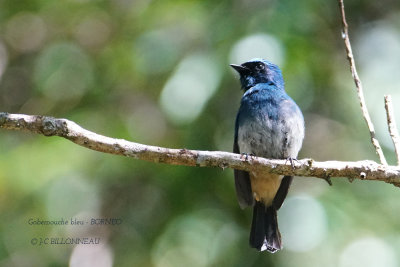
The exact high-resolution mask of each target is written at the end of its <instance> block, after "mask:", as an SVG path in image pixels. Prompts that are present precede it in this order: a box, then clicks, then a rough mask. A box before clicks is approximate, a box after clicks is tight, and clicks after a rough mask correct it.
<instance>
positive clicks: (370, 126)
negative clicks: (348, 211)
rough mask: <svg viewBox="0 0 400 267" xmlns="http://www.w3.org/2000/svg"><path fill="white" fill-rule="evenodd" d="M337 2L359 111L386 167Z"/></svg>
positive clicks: (346, 28)
mask: <svg viewBox="0 0 400 267" xmlns="http://www.w3.org/2000/svg"><path fill="white" fill-rule="evenodd" d="M338 1H339V7H340V12H341V13H340V14H341V16H342V25H343V28H342V38H343V40H344V45H345V46H346V52H347V59H348V60H349V63H350V70H351V74H352V76H353V79H354V83H355V84H356V88H357V94H358V99H359V101H360V106H361V111H362V114H363V117H364V119H365V122H366V123H367V126H368V129H369V134H370V136H371V142H372V144H373V145H374V147H375V150H376V153H377V154H378V156H379V160H380V161H381V163H382V164H384V165H387V162H386V159H385V156H384V155H383V151H382V148H381V146H380V144H379V141H378V139H376V137H375V129H374V125H373V124H372V121H371V117H370V116H369V113H368V110H367V106H366V104H365V99H364V93H363V87H362V84H361V80H360V78H359V77H358V74H357V69H356V63H355V61H354V56H353V51H352V49H351V44H350V39H349V30H348V28H349V27H348V25H347V21H346V14H345V12H344V3H343V0H338Z"/></svg>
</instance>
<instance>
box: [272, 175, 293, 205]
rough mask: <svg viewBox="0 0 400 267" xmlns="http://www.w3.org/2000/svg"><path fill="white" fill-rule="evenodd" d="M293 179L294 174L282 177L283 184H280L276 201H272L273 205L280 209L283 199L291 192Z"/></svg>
mask: <svg viewBox="0 0 400 267" xmlns="http://www.w3.org/2000/svg"><path fill="white" fill-rule="evenodd" d="M292 180H293V176H284V177H283V178H282V181H281V185H280V186H279V189H278V192H276V195H275V197H274V201H273V202H272V205H273V206H274V207H275V209H276V210H279V208H280V207H281V206H282V204H283V201H284V200H285V198H286V196H287V194H288V192H289V188H290V184H291V183H292Z"/></svg>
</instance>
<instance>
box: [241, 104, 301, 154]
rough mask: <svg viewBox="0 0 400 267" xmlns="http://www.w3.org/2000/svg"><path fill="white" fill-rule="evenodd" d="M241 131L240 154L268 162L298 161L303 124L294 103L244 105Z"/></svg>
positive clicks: (299, 112) (242, 107)
mask: <svg viewBox="0 0 400 267" xmlns="http://www.w3.org/2000/svg"><path fill="white" fill-rule="evenodd" d="M238 119H239V127H238V146H239V150H240V152H241V153H248V154H253V155H256V156H261V157H266V158H281V159H284V158H289V157H292V158H296V157H297V154H298V152H299V150H300V148H301V144H302V141H303V137H304V120H303V116H302V114H301V111H300V109H299V108H298V107H297V105H296V104H295V103H294V102H293V100H291V99H282V100H280V101H276V102H274V101H272V102H271V101H259V102H257V103H246V101H244V102H242V106H241V116H240V117H239V118H238Z"/></svg>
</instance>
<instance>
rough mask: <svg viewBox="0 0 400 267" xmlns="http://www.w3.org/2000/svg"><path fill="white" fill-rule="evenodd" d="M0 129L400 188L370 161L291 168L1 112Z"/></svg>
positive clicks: (136, 153)
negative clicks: (117, 136)
mask: <svg viewBox="0 0 400 267" xmlns="http://www.w3.org/2000/svg"><path fill="white" fill-rule="evenodd" d="M0 128H3V129H6V130H17V131H28V132H31V133H37V134H41V135H45V136H60V137H63V138H66V139H68V140H70V141H72V142H74V143H76V144H78V145H81V146H83V147H86V148H89V149H92V150H96V151H100V152H104V153H109V154H115V155H122V156H127V157H132V158H135V159H140V160H146V161H150V162H155V163H166V164H171V165H185V166H197V167H219V168H222V169H225V168H232V169H238V170H245V171H265V172H271V173H276V174H281V175H291V176H292V175H296V176H308V177H317V178H322V179H326V177H348V178H353V179H360V180H377V181H384V182H386V183H390V184H393V185H395V186H400V167H396V166H386V165H380V164H378V163H376V162H374V161H369V160H364V161H357V162H342V161H325V162H316V161H314V160H312V159H302V160H298V161H295V164H294V167H292V165H291V163H290V162H288V161H287V160H277V159H265V158H260V157H249V158H246V157H243V156H242V155H239V154H234V153H228V152H222V151H199V150H188V149H172V148H164V147H157V146H149V145H144V144H138V143H134V142H129V141H126V140H123V139H114V138H110V137H106V136H103V135H99V134H97V133H94V132H91V131H88V130H86V129H84V128H82V127H81V126H79V125H78V124H76V123H75V122H73V121H70V120H66V119H57V118H53V117H46V116H36V115H23V114H8V113H4V112H0Z"/></svg>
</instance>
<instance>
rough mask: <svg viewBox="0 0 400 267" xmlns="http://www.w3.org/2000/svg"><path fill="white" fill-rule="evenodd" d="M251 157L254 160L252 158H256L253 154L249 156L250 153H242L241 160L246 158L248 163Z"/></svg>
mask: <svg viewBox="0 0 400 267" xmlns="http://www.w3.org/2000/svg"><path fill="white" fill-rule="evenodd" d="M249 156H250V159H252V157H254V156H255V155H254V154H252V153H250V154H249V153H241V156H240V158H243V157H244V159H245V161H248V159H249Z"/></svg>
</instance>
